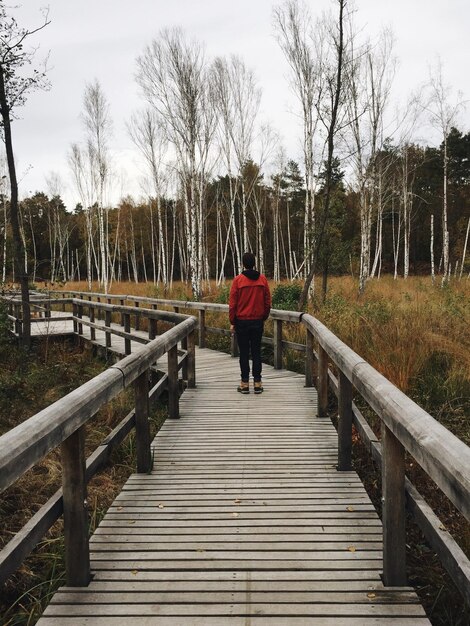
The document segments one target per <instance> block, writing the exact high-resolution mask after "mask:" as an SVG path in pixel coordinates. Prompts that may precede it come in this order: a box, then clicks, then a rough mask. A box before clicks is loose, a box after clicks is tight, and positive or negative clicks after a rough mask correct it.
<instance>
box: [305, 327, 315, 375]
mask: <svg viewBox="0 0 470 626" xmlns="http://www.w3.org/2000/svg"><path fill="white" fill-rule="evenodd" d="M306 331H307V336H306V338H305V386H306V387H313V364H314V356H313V333H312V331H311V330H310V329H309V328H307V329H306Z"/></svg>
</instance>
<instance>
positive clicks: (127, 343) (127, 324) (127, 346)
mask: <svg viewBox="0 0 470 626" xmlns="http://www.w3.org/2000/svg"><path fill="white" fill-rule="evenodd" d="M124 332H125V333H130V332H131V315H130V313H124ZM124 352H125V353H126V354H130V353H131V340H130V338H129V337H125V338H124Z"/></svg>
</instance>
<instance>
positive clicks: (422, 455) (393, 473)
mask: <svg viewBox="0 0 470 626" xmlns="http://www.w3.org/2000/svg"><path fill="white" fill-rule="evenodd" d="M57 293H61V292H57ZM65 293H68V294H72V295H73V296H77V295H78V296H79V298H74V300H73V301H74V306H76V307H79V308H81V309H82V311H83V307H86V306H89V305H90V301H91V300H92V298H100V299H101V298H105V299H107V300H108V302H112V301H113V300H119V301H120V306H118V307H117V308H116V309H113V307H115V306H116V305H109V304H107V305H106V304H104V303H99V302H98V303H94V304H93V303H92V306H100V307H110V306H111V308H112V310H114V311H115V312H122V314H123V315H127V316H128V315H130V314H131V313H129V312H128V309H129V308H130V309H131V312H132V315H136V318H138V317H139V315H140V314H141V313H142V314H144V315H146V314H147V313H149V312H150V313H155V312H156V311H154V309H155V308H156V307H158V306H166V307H173V309H174V311H175V313H172V314H171V313H169V312H166V313H167V314H171V315H179V314H180V313H179V312H180V311H182V310H185V311H194V312H197V315H198V317H199V346H200V347H204V346H205V342H206V333H211V332H212V333H217V334H223V335H227V336H228V335H229V334H230V331H229V330H228V329H220V328H214V327H209V326H207V325H206V312H214V313H216V312H220V313H222V312H224V313H227V312H228V306H227V305H224V304H216V303H206V302H191V301H182V300H165V299H161V298H146V297H142V296H133V295H104V294H98V293H87V292H65ZM85 297H86V298H87V300H85V299H84V298H85ZM58 299H59V300H60V298H58ZM127 300H128V301H131V302H134V303H135V305H136V306H135V307H127V308H126V307H124V303H125V302H126V301H127ZM140 303H147V304H148V305H151V306H152V307H153V309H144V308H140V307H139V304H140ZM121 309H122V311H121ZM124 309H125V310H124ZM158 313H163V312H162V311H160V310H159V311H158ZM108 315H109V313H108ZM271 318H272V320H273V324H274V334H273V337H272V338H270V337H264V338H263V341H264V342H265V343H269V344H272V345H273V348H274V367H275V368H278V369H279V368H282V364H283V351H284V350H285V349H291V350H298V351H301V352H303V353H304V354H305V384H306V386H307V387H311V386H312V385H313V384H314V383H315V385H316V387H317V392H318V411H317V416H319V417H321V416H323V415H326V414H327V408H328V388H329V387H330V388H331V389H332V390H333V391H334V393H335V394H336V396H337V397H338V414H339V420H338V470H339V471H343V470H349V469H351V451H352V427H353V424H354V425H355V426H356V429H357V431H358V433H359V435H360V436H361V438H362V439H363V440H364V442H365V444H366V446H367V448H368V449H369V451H370V453H371V454H372V456H373V458H374V460H375V461H378V462H380V464H381V470H382V490H383V497H382V503H383V515H382V517H383V535H384V582H385V583H386V584H387V585H404V584H406V572H405V496H406V499H407V504H408V509H409V511H410V512H411V513H412V514H413V516H414V517H415V520H416V522H417V523H418V525H419V526H420V527H421V529H422V530H423V533H424V535H425V537H426V538H427V539H428V541H429V542H430V543H431V545H432V546H433V547H434V549H435V550H436V552H437V553H438V555H439V557H440V558H441V561H442V563H443V565H444V567H446V569H447V570H448V572H449V574H450V575H451V577H452V578H453V579H454V581H456V583H457V585H458V587H459V589H460V590H461V592H462V593H463V595H464V596H465V598H466V599H467V601H470V561H469V559H468V558H467V557H466V556H465V555H464V554H463V552H462V550H461V549H460V548H459V547H458V545H457V544H456V542H455V541H454V540H453V539H452V537H451V536H450V535H449V533H448V532H447V531H446V530H445V528H444V526H443V525H442V524H441V523H440V521H439V519H438V517H437V516H436V515H435V513H434V512H433V511H432V510H431V509H430V507H429V506H428V505H427V504H426V503H425V502H424V500H423V499H422V497H421V496H420V494H419V493H418V492H417V491H416V489H415V488H414V486H413V485H412V484H411V483H410V482H409V481H408V479H406V477H405V450H406V451H408V453H409V454H411V455H412V456H413V457H414V458H415V460H416V461H417V462H418V463H419V464H420V465H421V467H422V468H423V469H424V471H425V472H426V473H427V474H428V475H429V476H430V478H431V479H432V480H433V481H434V482H435V483H436V485H437V486H438V487H439V488H440V489H441V490H442V492H443V493H444V494H445V495H446V496H447V497H448V498H449V499H450V500H451V501H452V502H453V503H454V505H455V506H456V507H457V508H458V509H459V510H460V511H461V512H462V514H463V515H464V516H465V517H466V518H467V519H469V518H470V449H469V448H468V446H466V445H465V444H464V443H463V442H462V441H460V440H459V439H458V438H457V437H455V435H453V434H452V433H451V432H450V431H448V430H447V429H446V428H445V427H443V426H442V425H441V424H439V422H437V421H436V420H435V419H434V418H433V417H432V416H431V415H429V414H428V413H427V412H426V411H424V410H423V409H422V408H421V407H419V406H418V405H417V404H416V403H415V402H413V401H412V400H411V399H410V398H408V397H407V396H406V395H405V394H404V393H403V392H401V391H400V390H399V389H398V388H397V387H395V386H394V385H393V384H392V383H391V382H390V381H388V380H387V379H386V378H385V377H384V376H382V375H381V374H380V373H379V372H378V371H376V370H375V369H374V368H373V367H372V366H371V365H369V364H368V363H367V362H366V361H365V360H364V359H363V358H362V357H360V356H359V355H358V354H356V353H355V352H354V351H353V350H351V348H349V347H348V346H347V345H346V344H344V343H343V342H342V341H341V340H340V339H339V338H338V337H336V336H335V335H334V334H333V333H332V332H331V331H330V330H328V329H327V328H326V326H324V325H323V324H322V323H321V322H319V320H317V319H316V318H314V317H313V316H311V315H309V314H303V313H299V312H296V311H281V310H272V311H271ZM76 321H77V322H80V319H79V318H78V317H77V316H76ZM284 322H291V323H292V322H293V323H299V324H302V325H303V326H304V327H305V329H306V343H305V346H304V345H303V344H295V343H292V342H289V341H285V340H283V337H282V330H283V323H284ZM83 323H85V321H84V320H83ZM149 323H150V320H149ZM121 334H122V333H121ZM315 343H316V344H317V348H316V350H314V346H315ZM231 348H232V355H235V353H236V344H235V342H234V339H233V338H232V346H231ZM329 362H331V363H332V364H333V365H334V366H335V367H336V369H337V376H335V375H333V374H332V372H331V371H330V369H329ZM353 388H354V389H356V391H357V392H358V393H359V394H360V395H361V397H362V398H363V399H364V400H365V401H366V402H367V403H368V405H369V406H370V407H371V408H372V410H373V411H374V412H375V413H376V414H377V415H378V417H379V418H380V420H381V429H382V437H381V441H379V440H378V439H377V437H376V436H375V434H374V433H373V431H372V429H371V428H370V426H369V425H368V424H367V422H366V420H365V419H364V417H363V416H362V414H361V413H360V411H359V409H358V408H357V406H356V404H355V403H354V402H353Z"/></svg>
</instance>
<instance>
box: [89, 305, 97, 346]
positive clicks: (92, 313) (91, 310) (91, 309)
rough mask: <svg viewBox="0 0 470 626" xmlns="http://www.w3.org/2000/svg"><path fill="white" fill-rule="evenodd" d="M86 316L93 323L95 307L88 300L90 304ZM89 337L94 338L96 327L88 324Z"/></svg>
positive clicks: (93, 339)
mask: <svg viewBox="0 0 470 626" xmlns="http://www.w3.org/2000/svg"><path fill="white" fill-rule="evenodd" d="M88 317H89V318H90V322H91V323H92V324H94V323H95V307H94V306H93V304H92V303H91V301H90V305H89V307H88ZM90 337H91V340H92V341H95V340H96V329H95V328H93V327H91V326H90Z"/></svg>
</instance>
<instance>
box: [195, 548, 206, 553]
mask: <svg viewBox="0 0 470 626" xmlns="http://www.w3.org/2000/svg"><path fill="white" fill-rule="evenodd" d="M196 552H205V550H203V549H202V548H198V549H197V550H196Z"/></svg>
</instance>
